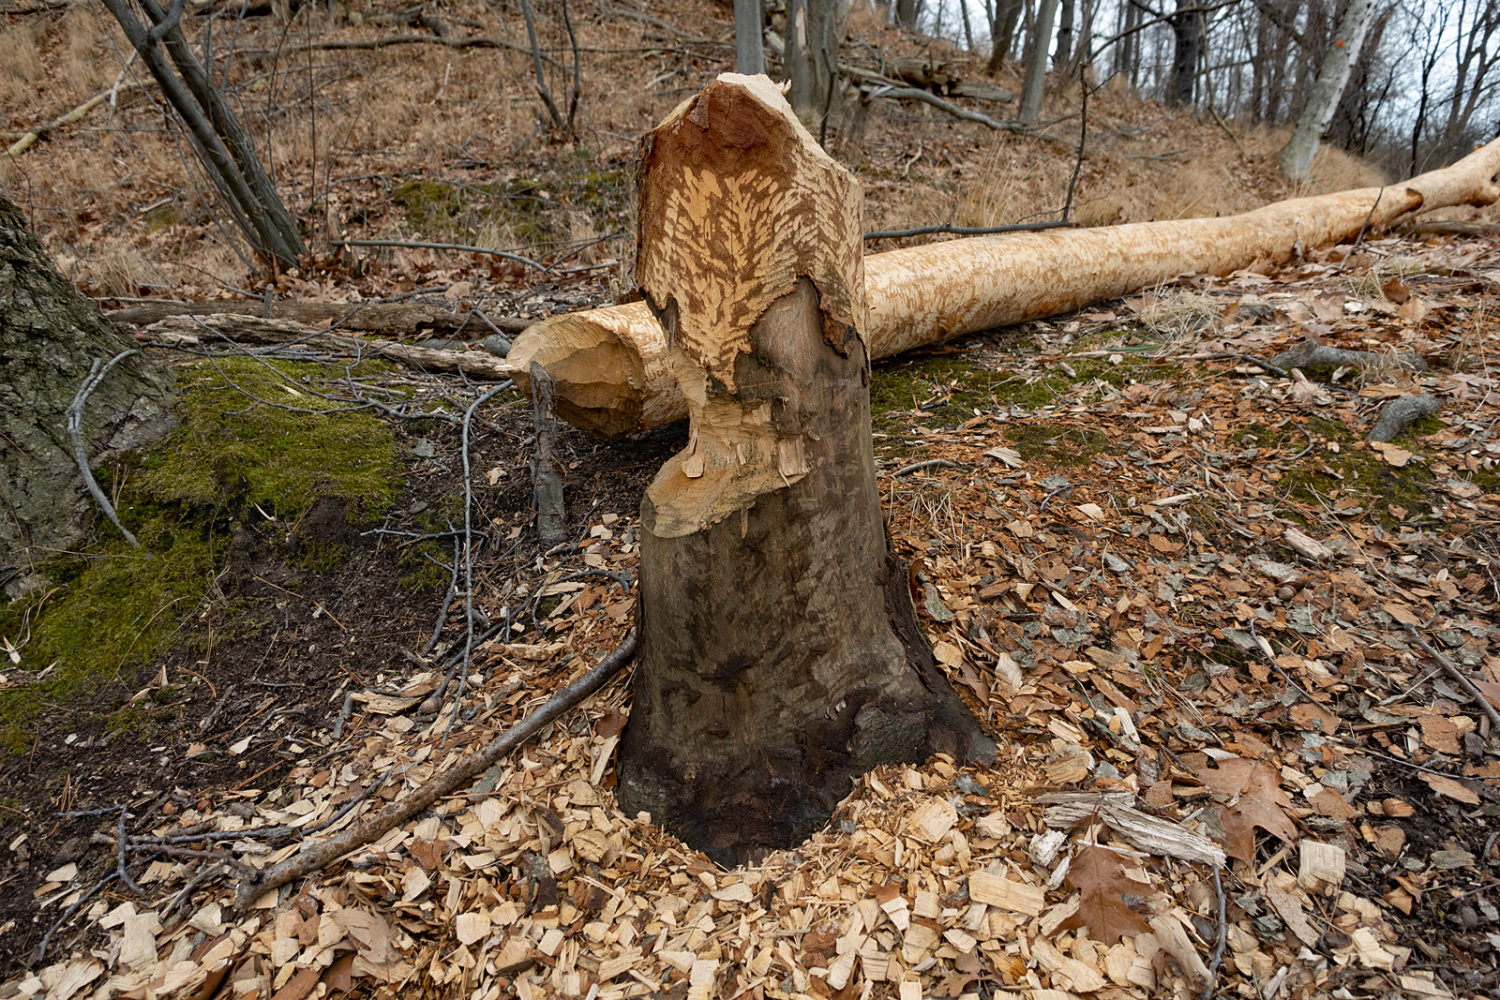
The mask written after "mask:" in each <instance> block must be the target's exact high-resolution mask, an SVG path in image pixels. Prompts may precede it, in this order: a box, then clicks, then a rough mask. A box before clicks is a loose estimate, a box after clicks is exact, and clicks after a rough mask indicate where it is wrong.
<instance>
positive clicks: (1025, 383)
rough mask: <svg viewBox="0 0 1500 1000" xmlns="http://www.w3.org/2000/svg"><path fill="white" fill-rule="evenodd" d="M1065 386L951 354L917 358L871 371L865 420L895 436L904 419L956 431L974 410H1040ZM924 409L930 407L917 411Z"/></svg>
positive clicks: (1056, 379) (1058, 379) (1061, 380)
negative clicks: (1010, 407) (986, 365)
mask: <svg viewBox="0 0 1500 1000" xmlns="http://www.w3.org/2000/svg"><path fill="white" fill-rule="evenodd" d="M1065 386H1066V380H1065V379H1064V378H1063V377H1062V376H1061V375H1055V376H1053V375H1049V376H1046V377H1043V378H1036V377H1030V378H1028V377H1026V376H1023V375H1017V374H1015V373H1014V372H1008V371H994V370H991V369H988V368H976V367H974V365H973V364H972V363H971V362H969V361H966V360H964V359H963V358H961V357H958V356H954V355H935V356H927V357H917V358H911V359H905V360H900V361H895V362H892V363H888V364H881V365H878V366H876V367H875V368H874V370H873V371H872V372H871V379H870V417H871V420H872V422H873V424H874V427H875V430H876V431H879V432H882V433H886V434H892V433H899V432H900V431H901V430H902V428H903V423H904V421H905V420H907V419H912V420H916V419H920V420H921V422H922V426H924V427H932V428H948V427H957V426H958V425H959V424H961V423H963V422H964V421H966V420H969V419H970V418H972V417H973V416H974V412H975V411H976V410H978V411H980V412H984V411H987V410H995V409H998V408H1000V407H1002V406H1010V405H1017V406H1025V407H1028V408H1032V407H1038V406H1045V405H1046V404H1048V403H1050V402H1051V401H1052V400H1053V399H1055V398H1056V397H1057V394H1058V393H1059V392H1060V391H1061V390H1062V388H1064V387H1065ZM923 404H928V405H929V406H930V407H931V408H930V409H926V410H919V407H921V406H922V405H923ZM933 404H941V405H933Z"/></svg>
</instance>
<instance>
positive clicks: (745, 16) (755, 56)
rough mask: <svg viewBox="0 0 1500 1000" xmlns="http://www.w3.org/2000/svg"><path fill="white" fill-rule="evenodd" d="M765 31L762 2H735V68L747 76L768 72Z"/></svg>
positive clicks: (750, 0)
mask: <svg viewBox="0 0 1500 1000" xmlns="http://www.w3.org/2000/svg"><path fill="white" fill-rule="evenodd" d="M764 29H765V22H764V16H763V15H762V13H761V9H760V0H734V68H735V69H737V70H739V71H740V72H741V73H744V74H745V75H746V76H755V75H756V74H757V73H764V72H765V71H766V44H765V31H764Z"/></svg>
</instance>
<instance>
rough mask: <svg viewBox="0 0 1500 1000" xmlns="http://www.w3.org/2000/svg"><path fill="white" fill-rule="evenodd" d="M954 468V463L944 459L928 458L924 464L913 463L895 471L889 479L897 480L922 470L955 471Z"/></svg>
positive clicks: (955, 466)
mask: <svg viewBox="0 0 1500 1000" xmlns="http://www.w3.org/2000/svg"><path fill="white" fill-rule="evenodd" d="M956 468H958V466H957V465H955V464H954V463H952V462H950V461H948V460H947V459H946V458H929V459H928V460H927V461H925V462H913V463H912V464H910V465H905V466H902V467H901V468H899V469H897V470H896V471H895V472H893V473H891V478H892V479H896V478H898V477H900V476H905V475H908V474H909V473H913V472H920V471H922V470H923V469H956Z"/></svg>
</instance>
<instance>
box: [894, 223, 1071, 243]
mask: <svg viewBox="0 0 1500 1000" xmlns="http://www.w3.org/2000/svg"><path fill="white" fill-rule="evenodd" d="M1076 228H1078V223H1076V222H1021V223H1017V224H1015V225H1011V226H947V225H940V226H916V227H914V228H912V229H879V230H876V231H875V232H871V233H865V239H867V240H900V239H905V238H906V237H908V236H928V235H932V234H934V233H944V234H947V235H950V236H993V235H994V234H996V233H1035V232H1040V231H1041V230H1043V229H1076Z"/></svg>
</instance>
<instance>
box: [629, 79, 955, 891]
mask: <svg viewBox="0 0 1500 1000" xmlns="http://www.w3.org/2000/svg"><path fill="white" fill-rule="evenodd" d="M640 199H641V200H640V211H639V213H638V214H639V217H640V220H641V222H640V241H639V245H638V247H637V265H636V274H637V276H638V278H639V281H640V284H641V290H642V292H643V293H644V295H645V296H646V300H647V302H648V303H650V305H651V308H652V310H653V311H654V312H655V314H656V315H657V317H658V318H659V320H660V322H661V327H662V329H663V331H664V335H665V340H666V354H665V362H664V366H663V367H664V369H665V370H667V371H670V372H671V374H672V377H673V378H674V381H675V383H676V388H677V389H678V390H679V391H680V393H681V396H682V398H684V399H685V400H686V406H687V410H688V415H689V420H690V431H689V440H688V444H687V446H686V447H685V448H684V449H683V451H682V452H681V453H679V454H677V455H675V456H673V457H672V458H671V459H670V460H668V462H667V463H666V464H665V465H664V466H663V468H662V469H661V471H660V472H659V473H658V474H657V476H656V478H655V479H654V480H653V481H652V483H651V485H650V487H649V489H648V490H647V492H646V497H645V499H644V500H643V501H642V504H641V525H642V529H643V531H642V541H641V563H640V609H641V610H640V615H641V618H640V621H641V656H640V664H639V669H638V670H637V672H636V676H635V684H634V695H635V701H634V707H633V708H632V710H631V715H630V721H629V723H628V725H627V727H626V729H625V732H624V735H623V738H622V742H621V750H620V758H619V785H618V791H619V797H620V802H621V805H622V806H623V807H624V808H625V810H626V811H627V812H637V811H642V810H644V811H648V812H650V814H651V816H652V818H653V819H654V820H656V821H657V822H659V823H661V824H662V825H664V826H666V827H667V828H669V829H671V830H673V831H675V832H677V833H678V834H680V835H681V836H683V837H684V839H686V840H687V841H688V842H689V843H690V844H692V845H693V846H695V847H698V848H700V849H702V850H704V851H706V852H707V853H708V854H710V855H711V856H713V857H715V858H716V859H718V860H720V861H725V862H735V861H741V860H745V859H747V858H751V857H754V856H756V855H758V854H760V853H763V852H764V851H766V850H769V849H772V848H775V847H784V846H790V845H792V844H794V843H796V842H797V841H799V840H801V839H802V838H804V837H806V836H807V835H808V834H810V833H811V832H812V831H813V830H815V829H816V828H817V827H818V826H819V825H821V824H822V823H823V822H825V821H826V820H827V818H828V817H829V815H830V814H831V813H832V810H833V807H834V805H835V804H836V803H837V802H838V801H839V799H841V798H842V797H843V796H844V795H845V794H846V793H847V792H848V790H849V782H850V779H851V778H853V777H855V776H857V775H858V774H860V773H862V772H863V771H865V770H867V769H869V768H870V767H873V766H875V765H876V764H880V763H888V762H895V761H914V760H919V759H922V758H923V757H926V756H928V755H930V754H932V753H933V752H936V751H940V750H941V751H947V752H949V753H951V754H953V755H954V756H965V755H968V754H969V753H970V752H972V751H973V750H974V749H975V748H976V747H978V746H980V745H981V744H982V743H983V738H982V737H981V736H980V734H979V731H978V726H977V724H976V723H975V722H974V720H973V717H972V716H970V715H969V714H968V712H967V711H966V710H965V709H964V707H963V705H962V703H961V702H960V701H959V700H958V697H957V695H956V694H955V693H954V692H953V689H952V688H951V687H950V686H949V685H948V684H947V682H946V680H945V679H944V677H943V675H942V673H941V672H940V670H939V669H938V667H937V665H936V664H935V662H934V661H933V659H932V654H931V651H930V650H929V649H928V647H927V644H926V640H925V639H924V638H923V636H922V633H921V630H920V628H919V627H918V626H917V622H916V618H915V614H914V612H913V611H912V607H911V598H910V594H909V592H908V590H907V583H906V574H905V573H904V571H902V569H901V567H900V566H899V565H898V563H897V562H896V560H895V559H894V558H893V557H892V555H891V552H890V549H889V546H888V543H887V540H886V537H885V531H884V526H883V523H882V519H881V512H880V502H879V494H878V491H877V487H876V480H875V465H874V454H873V448H872V443H871V438H870V417H869V361H868V356H867V351H866V346H865V342H864V339H863V337H862V334H861V326H862V324H863V323H864V320H865V311H866V310H865V301H864V281H863V269H862V257H861V239H860V233H861V227H860V191H859V188H858V184H857V182H855V180H854V179H853V178H852V177H851V176H850V175H849V174H848V173H847V172H846V171H844V170H843V169H842V168H841V167H839V166H838V165H837V164H836V163H834V162H833V160H831V159H830V158H829V157H828V155H827V154H826V153H824V152H823V150H822V149H821V148H819V146H818V144H817V143H816V142H815V141H814V140H813V138H812V136H811V135H809V134H808V133H807V130H806V129H804V128H803V127H802V125H801V123H800V122H799V121H798V120H797V118H796V116H795V115H794V114H793V113H792V110H791V108H790V107H789V106H788V105H787V103H786V102H785V100H783V99H782V96H781V93H780V91H779V90H778V89H777V88H776V87H775V86H774V85H773V84H772V83H771V82H770V81H769V80H768V79H766V78H765V77H763V76H756V77H747V76H738V75H733V74H726V75H724V76H721V77H720V78H719V79H718V80H716V81H715V82H713V83H711V84H709V86H708V87H707V88H705V90H704V91H703V92H702V93H701V94H699V95H698V96H697V97H695V98H693V99H692V100H690V101H688V102H687V103H685V104H683V105H682V106H681V107H679V108H678V109H677V110H676V111H674V112H673V113H672V114H671V115H670V116H669V117H668V118H667V119H666V121H664V122H663V123H662V124H661V125H660V126H658V127H657V128H656V129H655V130H654V131H653V132H652V133H651V134H650V135H649V136H648V137H647V139H646V140H645V142H644V144H643V153H642V160H641V180H640Z"/></svg>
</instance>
